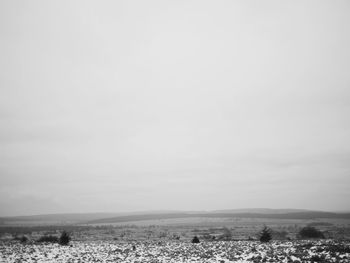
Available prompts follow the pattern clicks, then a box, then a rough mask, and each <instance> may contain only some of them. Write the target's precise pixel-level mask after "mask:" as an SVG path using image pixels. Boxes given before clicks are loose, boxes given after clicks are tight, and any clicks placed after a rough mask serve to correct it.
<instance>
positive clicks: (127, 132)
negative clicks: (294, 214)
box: [0, 0, 350, 215]
mask: <svg viewBox="0 0 350 263" xmlns="http://www.w3.org/2000/svg"><path fill="white" fill-rule="evenodd" d="M349 47H350V2H349V1H279V0H278V1H277V0H276V1H202V0H201V1H199V0H198V1H44V0H43V1H1V2H0V57H1V59H0V89H1V90H0V103H1V104H0V127H1V129H0V179H1V184H0V215H25V214H37V213H59V212H98V211H116V212H118V211H135V210H157V209H181V210H202V209H206V210H210V209H226V208H243V207H269V208H307V209H321V210H350V206H349V202H348V201H349V200H350V139H349V135H350V118H349V116H350V49H349Z"/></svg>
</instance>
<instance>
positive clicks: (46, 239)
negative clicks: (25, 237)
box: [37, 235, 58, 243]
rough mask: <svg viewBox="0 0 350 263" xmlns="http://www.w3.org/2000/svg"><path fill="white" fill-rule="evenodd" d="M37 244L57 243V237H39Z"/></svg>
mask: <svg viewBox="0 0 350 263" xmlns="http://www.w3.org/2000/svg"><path fill="white" fill-rule="evenodd" d="M37 242H40V243H43V242H47V243H57V242H58V237H56V236H51V235H48V236H46V235H45V236H41V237H40V238H39V239H38V240H37Z"/></svg>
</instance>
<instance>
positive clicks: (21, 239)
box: [19, 236, 28, 243]
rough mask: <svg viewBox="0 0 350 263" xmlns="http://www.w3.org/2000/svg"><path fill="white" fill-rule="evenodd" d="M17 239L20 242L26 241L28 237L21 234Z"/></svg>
mask: <svg viewBox="0 0 350 263" xmlns="http://www.w3.org/2000/svg"><path fill="white" fill-rule="evenodd" d="M19 241H20V242H21V243H26V242H27V241H28V238H27V237H26V236H21V237H20V239H19Z"/></svg>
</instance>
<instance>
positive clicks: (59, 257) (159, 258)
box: [0, 240, 350, 263]
mask: <svg viewBox="0 0 350 263" xmlns="http://www.w3.org/2000/svg"><path fill="white" fill-rule="evenodd" d="M0 262H8V263H10V262H18V263H19V262H133V263H136V262H139V263H141V262H142V263H146V262H153V263H156V262H192V263H193V262H219V263H225V262H288V263H289V262H339V263H341V262H344V263H345V262H350V242H348V241H346V242H339V241H332V240H316V241H273V242H270V243H260V242H257V241H229V242H228V241H226V242H223V241H221V242H203V243H199V244H191V243H185V242H161V243H159V242H145V243H139V242H135V243H132V242H128V243H118V242H106V241H101V242H78V241H76V242H71V245H70V246H60V245H58V244H49V243H48V244H37V243H29V244H21V243H19V242H14V241H12V242H2V243H0Z"/></svg>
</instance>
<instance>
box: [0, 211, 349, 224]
mask: <svg viewBox="0 0 350 263" xmlns="http://www.w3.org/2000/svg"><path fill="white" fill-rule="evenodd" d="M176 218H270V219H272V218H275V219H316V218H338V219H350V213H332V212H322V211H309V210H302V209H268V208H257V209H232V210H216V211H187V212H184V211H150V212H145V211H144V212H133V213H81V214H78V213H76V214H74V213H72V214H48V215H32V216H16V217H2V218H0V225H2V226H6V225H52V224H65V225H67V224H112V223H128V222H135V221H147V220H166V219H176Z"/></svg>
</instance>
